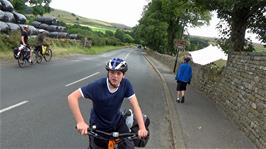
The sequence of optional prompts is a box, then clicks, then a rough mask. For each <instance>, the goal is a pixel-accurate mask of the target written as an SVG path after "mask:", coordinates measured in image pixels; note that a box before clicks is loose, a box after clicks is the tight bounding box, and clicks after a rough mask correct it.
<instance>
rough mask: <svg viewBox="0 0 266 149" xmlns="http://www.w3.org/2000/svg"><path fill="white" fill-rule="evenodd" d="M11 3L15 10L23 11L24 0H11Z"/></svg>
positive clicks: (24, 6)
mask: <svg viewBox="0 0 266 149" xmlns="http://www.w3.org/2000/svg"><path fill="white" fill-rule="evenodd" d="M11 3H12V5H13V7H14V9H15V10H16V11H17V12H19V13H25V8H26V5H25V0H12V1H11Z"/></svg>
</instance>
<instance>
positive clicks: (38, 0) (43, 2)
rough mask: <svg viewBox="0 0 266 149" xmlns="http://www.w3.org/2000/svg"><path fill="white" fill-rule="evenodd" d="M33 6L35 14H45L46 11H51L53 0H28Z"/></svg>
mask: <svg viewBox="0 0 266 149" xmlns="http://www.w3.org/2000/svg"><path fill="white" fill-rule="evenodd" d="M26 2H29V4H30V5H31V7H32V9H33V10H32V13H33V14H34V15H41V16H42V15H43V14H44V13H47V12H50V11H51V8H50V7H49V4H50V2H51V0H26Z"/></svg>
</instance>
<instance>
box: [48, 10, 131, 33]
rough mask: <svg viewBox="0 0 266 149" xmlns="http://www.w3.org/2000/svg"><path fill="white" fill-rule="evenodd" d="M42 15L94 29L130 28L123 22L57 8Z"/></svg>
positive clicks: (113, 29)
mask: <svg viewBox="0 0 266 149" xmlns="http://www.w3.org/2000/svg"><path fill="white" fill-rule="evenodd" d="M44 16H53V17H56V18H57V19H58V20H59V21H62V22H64V23H66V24H74V23H78V24H80V25H82V26H88V27H90V28H91V29H92V30H95V31H102V30H111V31H115V30H116V29H127V30H128V29H130V27H128V26H126V25H123V24H116V23H108V22H104V21H100V20H95V19H89V18H85V17H82V16H78V15H76V14H74V13H70V12H67V11H63V10H58V9H53V10H52V11H51V12H50V13H47V14H44Z"/></svg>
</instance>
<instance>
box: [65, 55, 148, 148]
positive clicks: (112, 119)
mask: <svg viewBox="0 0 266 149" xmlns="http://www.w3.org/2000/svg"><path fill="white" fill-rule="evenodd" d="M105 69H106V70H107V77H104V78H100V79H98V80H96V81H94V82H93V83H90V84H88V85H85V86H83V87H81V88H79V89H77V90H75V91H74V92H72V93H71V94H70V95H69V96H68V103H69V107H70V109H71V111H72V113H73V115H74V118H75V120H76V126H77V130H78V131H79V132H80V134H82V135H86V134H87V133H88V132H87V129H88V128H89V126H90V125H96V126H97V129H98V130H101V131H107V132H113V131H118V132H119V133H127V132H129V128H128V127H127V125H126V121H125V118H124V117H123V116H122V112H121V111H120V107H121V105H122V102H123V101H124V99H127V101H129V103H130V105H131V106H132V109H133V112H134V114H135V116H136V120H137V123H138V126H139V130H138V137H139V138H145V137H147V135H148V131H147V129H146V128H145V125H144V120H143V114H142V111H141V108H140V106H139V104H138V100H137V96H136V95H135V92H134V90H133V87H132V85H131V83H130V81H129V80H128V79H127V78H125V73H126V71H127V70H128V66H127V63H126V61H125V60H123V59H120V58H113V59H111V60H110V61H108V62H107V64H106V67H105ZM81 97H83V98H88V99H90V100H91V101H92V103H93V108H92V109H91V115H90V121H89V124H87V122H85V119H84V118H83V116H82V114H81V111H80V108H79V100H80V98H81ZM89 142H90V143H89V145H90V146H89V148H90V149H100V148H107V144H108V143H106V141H103V140H99V139H97V138H94V137H92V136H90V137H89ZM118 148H119V149H133V148H134V143H133V141H131V140H129V139H125V141H123V142H121V143H119V145H118Z"/></svg>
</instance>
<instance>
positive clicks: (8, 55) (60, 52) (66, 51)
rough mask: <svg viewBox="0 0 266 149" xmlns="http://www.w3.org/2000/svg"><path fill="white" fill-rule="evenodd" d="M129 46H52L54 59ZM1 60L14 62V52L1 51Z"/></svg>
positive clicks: (92, 53)
mask: <svg viewBox="0 0 266 149" xmlns="http://www.w3.org/2000/svg"><path fill="white" fill-rule="evenodd" d="M126 47H128V46H101V47H97V46H93V47H91V48H83V47H80V46H74V45H72V46H68V47H58V46H52V47H51V48H52V50H53V56H54V57H64V56H70V55H72V54H84V55H96V54H100V53H104V52H108V51H113V50H117V49H121V48H126ZM0 59H1V61H12V60H14V58H13V51H12V50H10V51H6V50H5V51H0Z"/></svg>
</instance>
